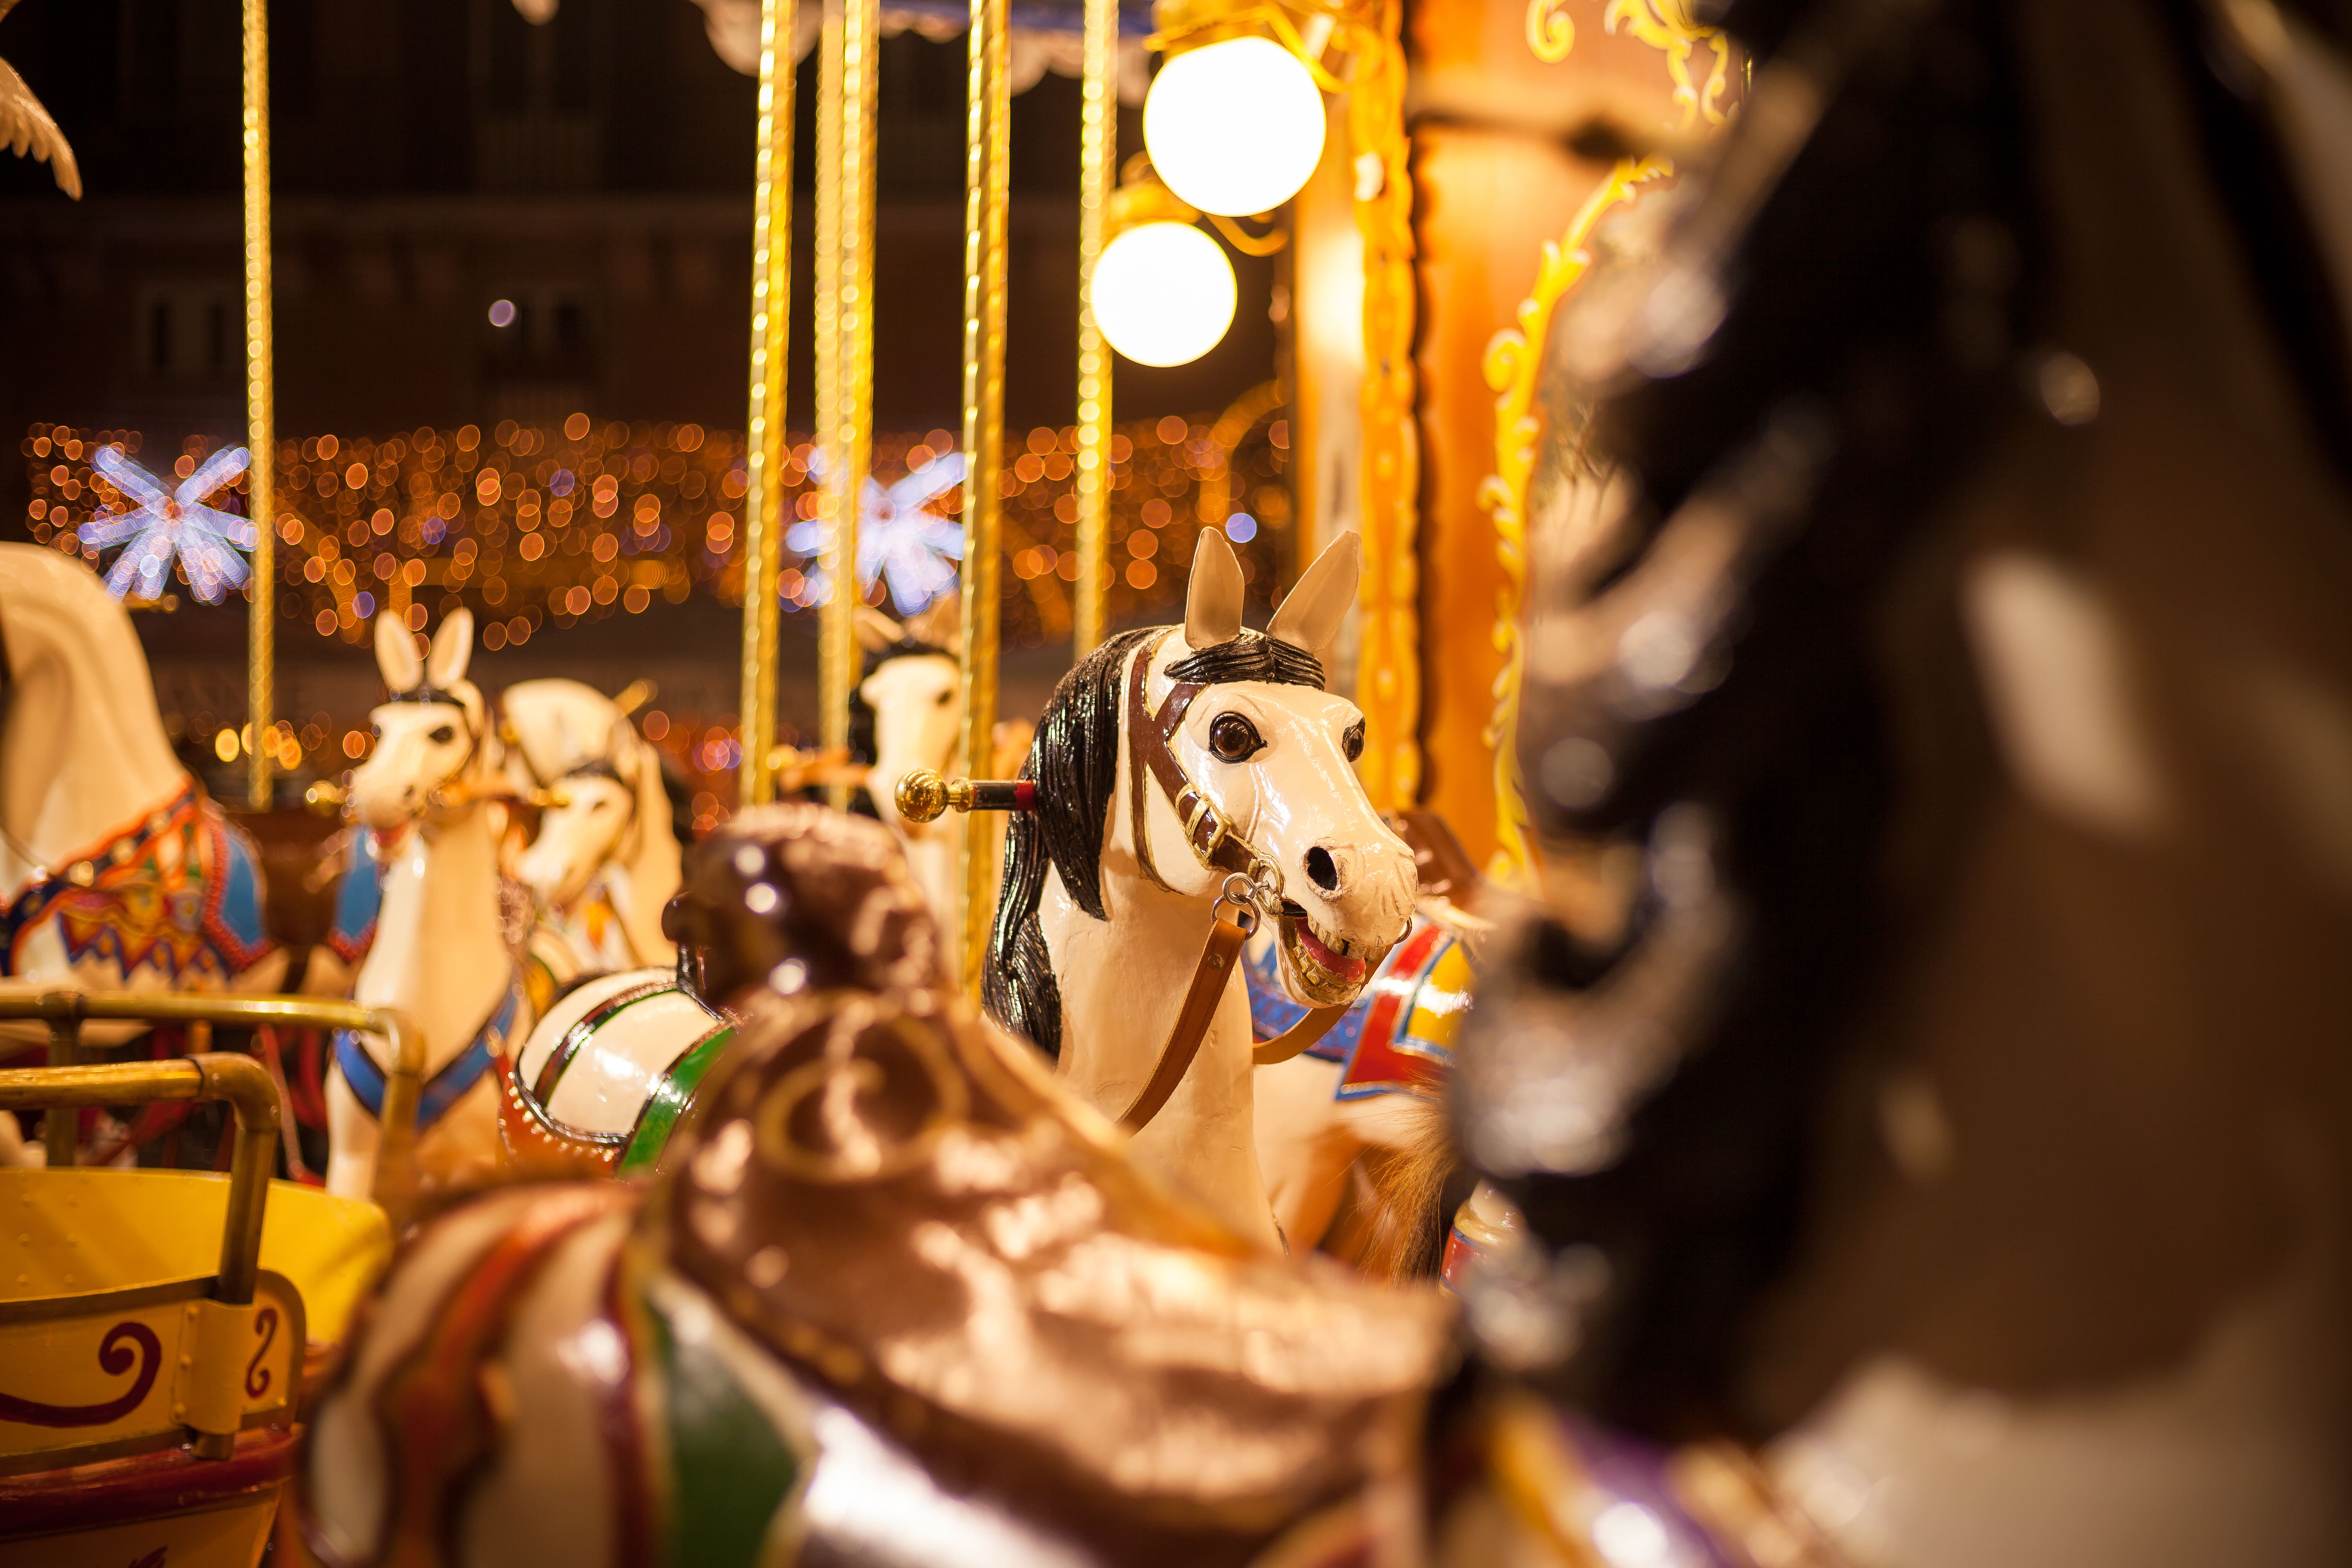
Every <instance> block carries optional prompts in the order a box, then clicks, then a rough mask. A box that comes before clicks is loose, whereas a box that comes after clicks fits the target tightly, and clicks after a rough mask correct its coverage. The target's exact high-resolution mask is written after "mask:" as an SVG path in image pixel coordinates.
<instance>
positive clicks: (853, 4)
mask: <svg viewBox="0 0 2352 1568" xmlns="http://www.w3.org/2000/svg"><path fill="white" fill-rule="evenodd" d="M825 44H826V46H827V49H828V54H827V57H826V60H825V66H826V67H827V68H829V69H828V70H827V72H826V73H825V74H827V75H829V76H830V78H831V83H830V86H831V91H829V92H828V94H827V98H828V101H827V102H826V103H825V104H824V105H823V106H821V108H822V110H823V111H824V118H825V119H826V120H828V121H832V122H833V126H834V134H833V144H834V148H835V153H836V160H837V161H836V162H835V163H832V164H829V165H827V166H826V167H825V168H824V169H821V170H820V171H819V174H818V179H819V180H820V181H821V182H822V181H824V180H827V179H830V180H833V181H834V182H835V186H836V191H837V194H836V195H835V198H834V229H835V233H834V243H835V245H836V246H837V247H839V248H838V255H837V257H836V258H834V259H833V260H832V262H831V264H830V266H829V268H828V271H829V272H830V274H831V279H832V282H833V286H834V290H835V299H834V302H833V310H832V325H833V331H834V334H835V335H834V341H833V343H832V347H831V353H830V354H829V356H828V357H829V358H830V359H831V360H832V361H833V364H832V378H833V394H834V406H833V409H832V418H833V423H832V424H831V425H829V426H826V429H825V436H824V447H825V454H826V468H825V484H824V494H825V510H826V515H827V517H828V518H829V519H830V520H831V521H832V524H833V533H832V542H831V544H830V545H829V546H828V548H827V551H826V560H825V574H826V575H827V576H828V577H829V578H830V579H831V580H832V583H833V594H832V596H831V597H830V598H828V599H827V600H826V601H825V605H824V627H823V632H824V636H823V641H822V644H821V646H820V650H819V669H818V685H819V687H820V690H819V700H820V705H821V708H822V713H821V724H820V731H821V735H822V742H821V743H822V744H823V746H824V748H826V749H828V750H829V749H831V748H834V747H836V746H839V747H846V746H847V745H848V744H849V703H850V697H851V695H852V693H853V692H855V690H856V687H857V675H858V664H859V658H858V652H857V608H858V605H861V604H863V603H864V602H865V601H864V596H863V595H861V594H860V593H859V592H858V584H857V523H858V511H859V497H860V496H861V495H862V494H863V493H864V491H865V489H866V473H867V471H868V470H869V469H870V468H872V467H873V462H874V184H875V163H874V109H875V89H876V86H877V80H878V78H879V74H880V73H879V70H878V67H879V66H880V64H881V45H882V11H881V6H880V5H879V3H878V0H845V4H844V5H843V6H842V10H841V15H840V18H839V20H838V22H837V23H836V22H835V19H834V18H833V17H832V16H827V18H826V27H825ZM835 49H837V50H838V55H837V57H836V56H835V54H834V53H832V52H831V51H833V50H835ZM822 288H823V284H822V283H820V289H822ZM826 793H827V794H828V795H830V796H831V797H832V800H833V804H834V805H835V806H843V805H847V804H848V795H849V786H848V785H846V784H831V785H828V786H827V791H826Z"/></svg>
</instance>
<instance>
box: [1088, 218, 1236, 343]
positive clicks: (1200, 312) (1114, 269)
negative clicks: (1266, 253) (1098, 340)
mask: <svg viewBox="0 0 2352 1568" xmlns="http://www.w3.org/2000/svg"><path fill="white" fill-rule="evenodd" d="M1094 307H1095V321H1097V323H1098V324H1099V325H1100V326H1101V327H1102V332H1103V336H1104V337H1106V338H1108V339H1109V340H1110V346H1111V347H1113V348H1115V349H1117V350H1118V352H1119V353H1123V354H1125V355H1126V356H1127V357H1128V358H1129V359H1131V360H1133V361H1134V362H1135V363H1138V364H1158V365H1169V364H1190V363H1192V361H1194V360H1196V359H1199V358H1200V357H1201V356H1202V354H1204V353H1208V352H1209V351H1210V350H1211V349H1213V348H1215V347H1216V346H1217V344H1218V343H1219V342H1221V341H1223V338H1224V335H1225V329H1226V328H1228V327H1230V326H1232V325H1233V324H1234V266H1233V263H1232V262H1230V261H1227V260H1226V259H1225V252H1224V248H1223V247H1222V246H1220V245H1219V244H1218V243H1217V242H1216V241H1215V240H1213V239H1211V238H1210V237H1208V236H1207V235H1205V234H1202V232H1201V231H1200V230H1199V229H1197V228H1194V227H1193V226H1192V225H1190V224H1184V223H1147V224H1141V225H1139V226H1136V227H1134V228H1130V229H1129V230H1128V231H1126V232H1125V233H1124V234H1121V235H1120V236H1119V237H1118V238H1117V239H1114V240H1112V241H1111V242H1110V243H1109V244H1108V245H1107V246H1105V247H1103V253H1102V257H1101V259H1099V260H1097V262H1096V263H1095V281H1094Z"/></svg>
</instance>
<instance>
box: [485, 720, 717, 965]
mask: <svg viewBox="0 0 2352 1568" xmlns="http://www.w3.org/2000/svg"><path fill="white" fill-rule="evenodd" d="M499 708H500V710H502V711H503V713H504V715H505V717H504V720H503V722H502V723H501V725H500V729H499V735H500V738H501V739H502V740H503V741H504V742H505V743H506V744H505V750H506V763H507V771H508V777H509V784H511V785H512V786H513V788H514V790H515V793H516V794H517V795H521V796H524V797H527V798H529V797H539V798H547V799H548V804H547V805H546V806H545V807H544V808H543V809H542V810H541V812H540V815H539V828H538V831H537V832H536V833H535V834H534V835H533V836H532V838H531V841H530V847H528V848H527V849H525V850H524V851H523V852H522V854H521V856H520V858H519V859H518V860H517V861H516V864H515V874H516V876H517V877H518V878H519V879H520V880H521V881H522V883H523V884H524V885H525V886H526V887H528V888H529V889H530V890H531V894H532V896H533V897H534V898H535V899H536V900H537V901H538V904H539V908H540V911H541V913H540V920H541V925H542V927H544V928H546V929H549V930H551V931H553V932H554V933H555V934H556V935H557V936H560V937H561V938H562V940H563V942H565V943H566V944H567V945H568V946H569V948H570V949H571V951H572V954H573V955H574V969H575V971H576V972H593V971H598V970H622V969H637V968H642V967H645V966H646V965H649V964H652V965H661V964H669V963H675V962H676V961H677V948H676V946H675V945H674V944H673V943H672V942H670V941H669V939H668V938H667V937H665V936H664V935H662V930H661V911H662V906H663V905H664V904H666V903H667V902H668V901H669V896H670V894H672V893H673V892H675V891H677V875H678V872H677V865H678V844H677V835H676V834H675V833H674V832H673V831H672V830H671V826H670V802H669V795H668V792H667V790H665V789H664V788H663V786H662V773H661V757H660V754H659V753H658V752H656V751H655V750H654V748H653V746H652V745H651V744H650V743H649V742H646V740H645V739H644V738H643V737H642V736H640V735H639V734H638V733H637V731H636V728H635V725H633V724H632V723H630V721H629V718H628V715H627V714H626V713H625V712H623V711H622V710H621V708H620V705H619V704H618V703H616V702H615V701H614V700H613V699H611V698H609V697H607V696H605V695H604V693H603V692H601V691H598V690H597V689H595V688H593V687H591V686H583V685H582V684H581V683H580V682H579V681H576V680H560V679H549V680H525V681H520V682H518V683H516V684H515V685H513V686H509V687H508V688H507V689H506V690H505V691H503V692H501V693H500V694H499ZM549 797H551V798H549Z"/></svg>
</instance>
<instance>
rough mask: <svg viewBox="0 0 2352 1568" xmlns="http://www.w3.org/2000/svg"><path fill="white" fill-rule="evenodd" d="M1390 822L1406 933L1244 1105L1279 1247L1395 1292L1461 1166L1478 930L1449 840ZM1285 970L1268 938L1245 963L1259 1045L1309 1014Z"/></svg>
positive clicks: (1424, 827)
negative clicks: (1363, 1272)
mask: <svg viewBox="0 0 2352 1568" xmlns="http://www.w3.org/2000/svg"><path fill="white" fill-rule="evenodd" d="M1390 820H1391V826H1394V827H1395V828H1396V829H1397V831H1398V833H1399V834H1400V836H1402V837H1403V838H1404V840H1405V843H1406V844H1407V846H1408V847H1411V848H1412V852H1413V860H1414V865H1415V868H1416V871H1417V875H1418V878H1419V883H1420V898H1419V900H1418V901H1417V902H1416V904H1415V906H1414V909H1413V914H1412V924H1411V925H1410V926H1409V927H1407V928H1406V930H1405V934H1404V936H1403V938H1402V940H1400V941H1399V942H1397V944H1396V946H1394V947H1393V948H1391V949H1390V950H1389V953H1388V956H1387V957H1385V958H1383V959H1382V960H1381V963H1380V964H1379V965H1378V967H1377V968H1375V969H1374V971H1373V973H1372V977H1371V980H1370V982H1369V983H1368V984H1366V985H1365V986H1364V990H1363V994H1361V995H1360V997H1359V998H1358V999H1357V1000H1356V1002H1355V1003H1354V1005H1351V1006H1350V1007H1349V1009H1348V1011H1347V1012H1346V1013H1345V1014H1343V1015H1342V1016H1340V1018H1339V1022H1338V1023H1337V1024H1335V1025H1333V1026H1331V1028H1330V1030H1329V1031H1328V1033H1326V1034H1325V1035H1324V1036H1323V1037H1321V1038H1320V1039H1318V1040H1317V1041H1315V1042H1314V1043H1313V1044H1312V1045H1310V1046H1308V1047H1307V1048H1306V1049H1305V1050H1303V1051H1301V1052H1300V1053H1299V1054H1298V1055H1297V1056H1295V1057H1293V1058H1290V1059H1289V1060H1288V1061H1284V1062H1276V1063H1274V1064H1272V1065H1269V1066H1265V1067H1261V1068H1258V1069H1257V1078H1256V1085H1255V1089H1254V1091H1253V1092H1254V1094H1255V1101H1256V1103H1255V1107H1254V1120H1255V1130H1256V1141H1257V1158H1258V1167H1259V1169H1260V1170H1261V1171H1262V1172H1264V1173H1265V1187H1266V1195H1267V1197H1268V1198H1269V1199H1271V1200H1272V1202H1273V1205H1274V1217H1275V1223H1276V1225H1278V1226H1281V1229H1282V1234H1283V1237H1284V1238H1285V1239H1286V1240H1287V1241H1288V1242H1289V1243H1290V1245H1291V1246H1292V1247H1298V1248H1302V1249H1303V1248H1306V1247H1316V1246H1318V1245H1322V1244H1324V1243H1325V1242H1326V1240H1327V1237H1328V1240H1329V1242H1330V1245H1331V1247H1332V1248H1333V1250H1335V1251H1336V1252H1338V1253H1339V1256H1341V1257H1343V1258H1347V1259H1348V1260H1349V1261H1350V1262H1353V1263H1355V1264H1357V1265H1358V1266H1359V1267H1360V1268H1365V1269H1367V1270H1368V1271H1370V1272H1371V1273H1373V1274H1375V1275H1378V1276H1382V1277H1386V1278H1398V1277H1402V1276H1404V1275H1407V1274H1412V1273H1427V1272H1430V1271H1431V1270H1432V1268H1433V1265H1434V1264H1435V1263H1436V1262H1437V1261H1438V1258H1437V1256H1436V1252H1437V1249H1436V1248H1435V1247H1433V1245H1432V1244H1433V1241H1434V1240H1435V1231H1436V1228H1437V1227H1436V1225H1435V1221H1436V1219H1437V1217H1438V1214H1437V1211H1438V1205H1439V1201H1440V1198H1441V1195H1442V1194H1443V1192H1444V1182H1445V1178H1446V1176H1447V1175H1448V1174H1449V1173H1451V1172H1452V1171H1453V1169H1454V1165H1455V1163H1456V1157H1455V1153H1454V1140H1453V1135H1452V1132H1451V1131H1450V1130H1449V1129H1448V1128H1447V1126H1446V1124H1445V1111H1444V1099H1445V1084H1446V1079H1447V1078H1448V1077H1449V1076H1450V1075H1451V1073H1452V1070H1453V1065H1454V1037H1455V1035H1456V1034H1457V1033H1458V1032H1459V1031H1460V1029H1461V1026H1462V1021H1463V1019H1464V1017H1465V1016H1466V1015H1467V1013H1468V1011H1469V1008H1470V1004H1471V988H1472V983H1473V979H1474V976H1473V973H1472V968H1471V953H1472V950H1473V947H1474V945H1475V942H1476V941H1477V940H1478V939H1479V938H1480V937H1481V936H1483V935H1484V933H1485V930H1486V922H1485V921H1482V920H1481V919H1479V917H1478V916H1476V915H1475V914H1474V913H1472V912H1471V911H1470V910H1469V909H1468V908H1466V907H1465V906H1466V905H1467V904H1468V903H1469V901H1470V900H1471V899H1472V898H1473V897H1474V896H1475V890H1476V889H1477V888H1478V886H1479V884H1480V879H1479V877H1478V874H1477V872H1476V870H1475V868H1473V867H1472V866H1471V864H1470V859H1469V856H1468V855H1467V853H1466V852H1465V851H1464V849H1463V848H1462V846H1461V843H1460V841H1459V840H1458V839H1456V838H1455V837H1454V832H1453V829H1451V828H1450V827H1448V826H1446V825H1445V823H1444V820H1443V819H1441V818H1439V817H1438V816H1434V815H1433V814H1432V813H1429V812H1425V811H1413V812H1405V813H1402V814H1400V815H1399V816H1395V817H1392V818H1391V819H1390ZM1281 962H1282V955H1281V949H1280V943H1279V942H1278V941H1277V939H1276V934H1275V932H1274V931H1272V930H1271V929H1270V928H1261V929H1260V930H1259V931H1258V932H1257V934H1256V935H1255V936H1254V937H1252V938H1251V939H1250V941H1249V943H1248V945H1247V946H1245V947H1244V948H1243V950H1242V979H1243V981H1244V983H1245V984H1246V987H1247V990H1248V992H1249V1005H1250V1032H1251V1036H1252V1037H1253V1038H1254V1039H1255V1040H1256V1041H1257V1042H1258V1043H1259V1044H1260V1045H1263V1044H1265V1042H1267V1041H1270V1040H1273V1039H1276V1038H1278V1037H1281V1036H1282V1035H1284V1034H1286V1033H1287V1032H1288V1031H1289V1030H1291V1029H1294V1028H1296V1027H1297V1026H1299V1025H1300V1024H1301V1023H1302V1022H1303V1021H1304V1020H1305V1018H1306V1016H1307V1012H1308V1011H1309V1010H1308V1009H1307V1008H1306V1007H1304V1006H1301V1005H1299V1004H1297V1003H1296V1002H1294V1001H1292V1000H1291V999H1290V998H1289V997H1288V996H1287V995H1286V994H1284V991H1283V988H1282V971H1281ZM1343 1216H1344V1223H1338V1224H1335V1222H1342V1221H1343Z"/></svg>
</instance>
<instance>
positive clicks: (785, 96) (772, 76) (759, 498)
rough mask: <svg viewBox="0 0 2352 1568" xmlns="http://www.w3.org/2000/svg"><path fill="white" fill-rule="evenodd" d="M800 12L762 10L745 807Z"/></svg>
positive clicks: (767, 532)
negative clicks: (795, 24)
mask: <svg viewBox="0 0 2352 1568" xmlns="http://www.w3.org/2000/svg"><path fill="white" fill-rule="evenodd" d="M759 138H760V141H759V156H758V160H757V163H756V164H755V168H754V175H753V186H752V197H751V415H750V418H749V422H748V423H747V425H746V426H745V430H744V438H743V446H744V477H745V479H746V484H745V487H744V491H743V670H742V676H743V696H742V706H743V727H742V740H743V763H742V769H741V773H740V779H741V784H742V798H743V804H744V805H757V804H759V803H761V802H763V801H766V800H770V799H772V798H773V796H774V795H775V772H774V769H773V768H772V766H771V765H770V762H769V755H768V753H769V751H770V749H771V747H772V745H773V744H774V742H775V733H776V576H777V573H778V571H779V570H780V566H781V562H782V544H783V519H782V516H781V515H780V510H781V508H780V504H779V503H780V502H781V500H782V494H783V466H784V363H785V362H784V348H785V343H786V341H787V336H788V333H789V331H790V329H791V325H792V242H793V0H761V6H760V124H759Z"/></svg>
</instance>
